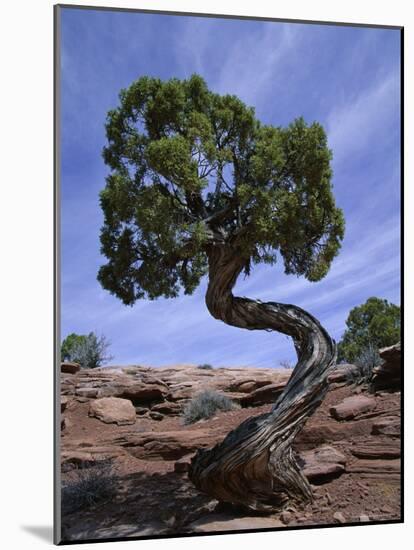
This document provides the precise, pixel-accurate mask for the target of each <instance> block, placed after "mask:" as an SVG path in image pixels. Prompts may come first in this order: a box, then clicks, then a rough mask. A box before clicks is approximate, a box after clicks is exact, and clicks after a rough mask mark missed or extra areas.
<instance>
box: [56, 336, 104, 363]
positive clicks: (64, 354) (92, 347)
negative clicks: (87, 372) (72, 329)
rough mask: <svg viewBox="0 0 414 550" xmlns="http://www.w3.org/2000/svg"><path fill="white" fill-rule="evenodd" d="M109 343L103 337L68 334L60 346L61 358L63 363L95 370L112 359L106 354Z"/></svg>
mask: <svg viewBox="0 0 414 550" xmlns="http://www.w3.org/2000/svg"><path fill="white" fill-rule="evenodd" d="M109 346H110V343H109V342H108V340H107V339H106V338H105V336H100V337H98V336H97V335H96V334H95V333H93V332H90V333H89V334H87V335H86V334H82V335H79V334H75V333H72V334H69V336H67V337H66V338H65V339H64V340H63V342H62V346H61V358H62V360H63V361H74V362H75V363H79V364H80V366H81V367H82V368H83V369H95V368H97V367H100V366H101V365H102V364H103V363H104V362H106V361H110V360H111V359H112V356H111V355H108V354H107V350H108V348H109Z"/></svg>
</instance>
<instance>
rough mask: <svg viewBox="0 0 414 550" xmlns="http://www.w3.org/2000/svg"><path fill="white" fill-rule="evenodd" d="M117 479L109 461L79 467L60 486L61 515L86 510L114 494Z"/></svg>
mask: <svg viewBox="0 0 414 550" xmlns="http://www.w3.org/2000/svg"><path fill="white" fill-rule="evenodd" d="M116 481H117V477H116V474H115V472H114V470H113V464H112V461H111V460H104V461H100V462H97V463H96V465H94V466H89V467H80V468H78V469H77V470H75V471H74V472H73V473H72V475H71V477H70V478H69V479H68V480H66V481H65V482H64V483H63V484H62V495H61V496H62V513H63V514H70V513H72V512H75V511H76V510H79V509H84V508H88V507H90V506H92V505H94V504H97V503H99V502H101V501H103V500H106V499H109V498H112V497H113V496H114V495H115V494H116Z"/></svg>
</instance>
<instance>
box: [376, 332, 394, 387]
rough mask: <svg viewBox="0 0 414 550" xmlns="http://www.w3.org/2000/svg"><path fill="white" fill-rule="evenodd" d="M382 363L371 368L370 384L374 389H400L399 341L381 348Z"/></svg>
mask: <svg viewBox="0 0 414 550" xmlns="http://www.w3.org/2000/svg"><path fill="white" fill-rule="evenodd" d="M379 354H380V357H381V359H382V360H383V363H382V364H381V365H379V366H378V367H375V368H374V369H373V371H372V372H373V378H372V386H373V389H374V390H375V391H379V390H399V389H401V343H400V342H398V344H395V345H394V346H389V347H387V348H382V349H380V350H379Z"/></svg>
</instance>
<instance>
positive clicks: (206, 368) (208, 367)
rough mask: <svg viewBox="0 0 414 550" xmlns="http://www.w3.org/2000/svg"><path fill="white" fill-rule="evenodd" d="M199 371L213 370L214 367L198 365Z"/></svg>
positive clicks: (206, 364) (205, 364)
mask: <svg viewBox="0 0 414 550" xmlns="http://www.w3.org/2000/svg"><path fill="white" fill-rule="evenodd" d="M197 368H198V369H205V370H211V369H212V368H213V367H212V366H211V365H209V364H208V363H204V364H203V365H198V366H197Z"/></svg>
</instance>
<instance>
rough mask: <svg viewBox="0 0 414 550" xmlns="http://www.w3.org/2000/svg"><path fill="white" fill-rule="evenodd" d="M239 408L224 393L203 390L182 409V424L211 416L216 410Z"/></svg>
mask: <svg viewBox="0 0 414 550" xmlns="http://www.w3.org/2000/svg"><path fill="white" fill-rule="evenodd" d="M237 408H239V405H237V403H234V401H232V400H231V399H229V398H228V397H227V396H226V395H223V394H221V393H218V392H216V391H213V390H205V391H203V392H202V393H200V394H198V395H197V396H196V397H194V398H193V399H192V400H191V401H190V402H189V403H188V405H187V406H186V407H185V409H184V424H193V423H194V422H197V421H198V420H201V419H203V418H211V417H212V416H214V415H215V414H216V412H217V411H231V410H233V409H237Z"/></svg>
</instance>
